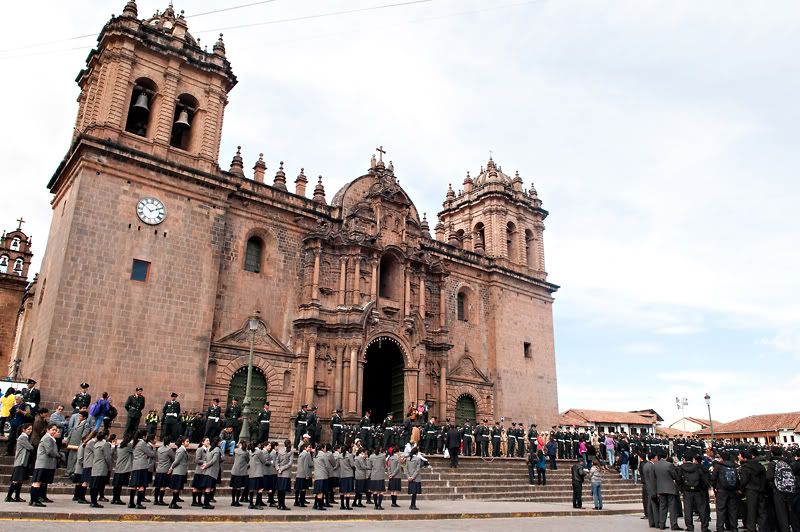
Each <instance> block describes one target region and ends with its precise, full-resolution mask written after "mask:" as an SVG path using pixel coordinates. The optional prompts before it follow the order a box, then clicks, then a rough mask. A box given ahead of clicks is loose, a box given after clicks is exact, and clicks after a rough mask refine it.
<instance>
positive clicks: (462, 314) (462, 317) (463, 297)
mask: <svg viewBox="0 0 800 532" xmlns="http://www.w3.org/2000/svg"><path fill="white" fill-rule="evenodd" d="M467 305H469V301H468V299H467V294H466V293H464V291H463V290H462V291H461V292H459V293H458V295H456V317H457V318H458V319H459V321H469V308H468V306H467Z"/></svg>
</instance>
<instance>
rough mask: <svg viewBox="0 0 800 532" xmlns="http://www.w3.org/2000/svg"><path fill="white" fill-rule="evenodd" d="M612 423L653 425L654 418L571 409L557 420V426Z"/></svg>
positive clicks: (650, 416)
mask: <svg viewBox="0 0 800 532" xmlns="http://www.w3.org/2000/svg"><path fill="white" fill-rule="evenodd" d="M589 423H591V424H599V423H614V424H624V425H654V424H655V423H656V416H654V415H648V414H637V413H634V412H609V411H606V410H582V409H581V410H579V409H576V408H571V409H569V410H567V411H566V412H564V413H563V414H561V416H559V418H558V424H559V425H565V426H566V425H576V426H586V425H587V424H589Z"/></svg>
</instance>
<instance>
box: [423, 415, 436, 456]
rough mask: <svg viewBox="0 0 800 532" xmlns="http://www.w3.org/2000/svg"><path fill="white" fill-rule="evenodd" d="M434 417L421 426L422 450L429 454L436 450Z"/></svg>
mask: <svg viewBox="0 0 800 532" xmlns="http://www.w3.org/2000/svg"><path fill="white" fill-rule="evenodd" d="M436 429H437V427H436V418H435V417H432V418H430V419H429V420H428V422H427V423H425V425H424V426H423V427H422V430H423V432H424V434H423V435H422V452H423V453H426V454H431V453H433V452H434V451H435V450H436V432H437V430H436Z"/></svg>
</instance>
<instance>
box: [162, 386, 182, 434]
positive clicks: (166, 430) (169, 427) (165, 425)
mask: <svg viewBox="0 0 800 532" xmlns="http://www.w3.org/2000/svg"><path fill="white" fill-rule="evenodd" d="M169 397H170V400H169V401H167V402H166V403H164V408H162V409H161V414H162V416H161V441H164V438H166V437H169V438H170V440H171V441H174V440H175V438H177V437H178V427H179V425H180V415H181V404H180V403H179V402H178V400H177V397H178V394H177V393H175V392H172V393H171V394H170V395H169Z"/></svg>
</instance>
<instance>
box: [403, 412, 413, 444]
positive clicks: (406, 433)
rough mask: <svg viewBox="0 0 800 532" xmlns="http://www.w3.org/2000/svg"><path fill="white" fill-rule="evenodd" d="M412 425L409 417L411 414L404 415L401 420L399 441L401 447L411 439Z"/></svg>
mask: <svg viewBox="0 0 800 532" xmlns="http://www.w3.org/2000/svg"><path fill="white" fill-rule="evenodd" d="M413 425H414V422H413V421H412V419H411V415H408V416H406V419H405V420H404V421H403V433H402V435H401V441H400V446H401V447H405V445H406V444H407V443H408V442H409V441H410V440H411V429H412V427H413Z"/></svg>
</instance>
